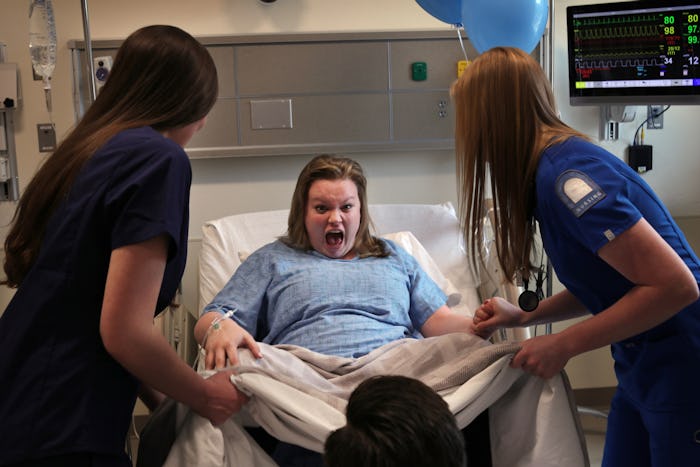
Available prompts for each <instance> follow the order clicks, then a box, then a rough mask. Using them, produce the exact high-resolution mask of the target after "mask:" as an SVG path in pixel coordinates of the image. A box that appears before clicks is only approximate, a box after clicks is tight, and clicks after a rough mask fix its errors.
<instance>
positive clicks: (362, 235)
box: [280, 154, 389, 257]
mask: <svg viewBox="0 0 700 467" xmlns="http://www.w3.org/2000/svg"><path fill="white" fill-rule="evenodd" d="M317 180H351V181H352V182H353V183H354V184H355V186H356V187H357V196H358V198H359V201H360V226H359V228H358V231H357V236H356V237H355V246H354V248H355V250H356V251H357V253H358V255H359V256H360V257H366V256H378V257H384V256H387V255H388V254H389V252H388V251H387V250H386V248H384V242H382V241H381V240H378V239H377V238H376V237H374V236H373V235H372V233H371V229H372V227H373V226H372V220H371V219H370V216H369V207H368V205H367V179H366V178H365V174H364V172H363V170H362V167H361V166H360V164H358V163H357V162H356V161H354V160H352V159H349V158H347V157H339V156H332V155H328V154H323V155H320V156H316V157H314V158H313V159H311V161H309V163H308V164H306V166H305V167H304V168H303V169H302V170H301V173H300V174H299V178H298V179H297V184H296V188H295V189H294V194H293V195H292V205H291V208H290V210H289V218H288V221H287V234H286V235H285V236H283V237H281V238H280V240H281V241H282V242H283V243H285V244H286V245H288V246H290V247H292V248H297V249H300V250H303V251H307V250H311V249H313V247H312V246H311V241H310V240H309V234H308V232H307V231H306V225H305V223H304V219H305V217H306V204H307V202H308V200H309V190H310V189H311V185H313V183H314V182H315V181H317Z"/></svg>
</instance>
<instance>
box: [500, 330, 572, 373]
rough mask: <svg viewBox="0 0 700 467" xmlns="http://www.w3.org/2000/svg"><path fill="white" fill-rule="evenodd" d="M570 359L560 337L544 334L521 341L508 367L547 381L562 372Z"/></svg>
mask: <svg viewBox="0 0 700 467" xmlns="http://www.w3.org/2000/svg"><path fill="white" fill-rule="evenodd" d="M570 358H571V355H569V354H568V352H567V351H566V345H564V343H563V342H562V341H561V337H560V335H558V334H545V335H543V336H538V337H533V338H531V339H528V340H526V341H523V342H522V343H521V347H520V350H519V351H518V352H517V353H516V354H515V355H514V356H513V358H512V359H511V362H510V366H511V367H512V368H522V370H523V371H526V372H528V373H532V374H533V375H535V376H539V377H540V378H544V379H549V378H551V377H552V376H554V375H556V374H557V373H559V372H560V371H561V370H563V369H564V366H566V363H567V362H568V361H569V359H570Z"/></svg>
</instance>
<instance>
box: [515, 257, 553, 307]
mask: <svg viewBox="0 0 700 467" xmlns="http://www.w3.org/2000/svg"><path fill="white" fill-rule="evenodd" d="M546 279H547V275H546V274H545V267H544V252H542V254H541V257H540V266H539V267H538V268H537V273H536V274H535V290H529V287H528V282H529V275H528V277H527V278H522V282H523V288H524V289H525V290H523V291H522V292H521V294H520V296H519V297H518V306H520V309H521V310H523V311H528V312H529V311H534V310H535V309H536V308H537V306H538V305H539V304H540V300H542V299H543V298H544V291H543V290H542V286H543V285H544V281H545V280H546Z"/></svg>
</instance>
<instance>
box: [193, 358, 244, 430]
mask: <svg viewBox="0 0 700 467" xmlns="http://www.w3.org/2000/svg"><path fill="white" fill-rule="evenodd" d="M232 374H233V372H231V371H220V372H218V373H215V374H213V375H212V376H210V377H209V378H207V379H206V380H205V381H204V383H205V390H204V395H203V396H204V397H203V398H202V403H201V404H197V406H192V409H193V410H194V411H195V412H196V413H197V414H199V415H201V416H202V417H205V418H208V419H209V421H210V422H211V423H212V425H214V426H218V425H221V424H222V423H224V422H225V421H226V420H227V419H228V418H229V417H231V416H232V415H234V414H236V413H238V411H239V410H241V408H242V407H243V405H244V404H245V403H246V402H248V397H247V396H246V395H245V394H243V393H242V392H240V391H239V390H238V388H236V386H235V385H234V384H233V383H232V382H231V375H232Z"/></svg>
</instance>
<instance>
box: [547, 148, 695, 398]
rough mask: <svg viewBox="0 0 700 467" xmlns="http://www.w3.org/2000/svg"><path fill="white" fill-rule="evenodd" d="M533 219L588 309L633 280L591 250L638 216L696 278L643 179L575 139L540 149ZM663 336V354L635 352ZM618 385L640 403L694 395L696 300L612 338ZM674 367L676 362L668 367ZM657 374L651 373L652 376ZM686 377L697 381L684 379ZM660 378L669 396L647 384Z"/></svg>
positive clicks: (691, 256) (608, 301)
mask: <svg viewBox="0 0 700 467" xmlns="http://www.w3.org/2000/svg"><path fill="white" fill-rule="evenodd" d="M536 198H537V199H536V208H535V218H536V219H537V221H538V222H539V225H540V233H541V235H542V241H543V245H544V247H545V250H546V252H547V255H548V257H549V259H550V261H551V262H552V266H553V267H554V270H555V271H556V273H557V277H558V278H559V280H560V281H561V283H562V284H564V285H565V286H566V288H567V289H568V290H569V291H570V292H571V293H573V294H574V295H575V296H576V297H577V298H578V299H579V300H580V301H581V302H582V303H583V304H584V305H585V306H586V307H587V308H588V310H589V311H590V312H591V313H594V314H595V313H599V312H601V311H603V310H605V309H606V308H608V307H610V306H611V305H612V304H613V303H615V302H616V301H617V300H619V299H620V298H621V297H622V296H623V295H624V294H625V293H626V292H627V291H628V290H630V289H631V288H632V287H633V286H634V284H632V283H631V282H630V281H628V280H627V279H626V278H625V277H623V276H622V275H621V274H620V273H618V272H617V271H616V270H615V269H613V268H612V267H610V266H609V265H608V264H607V263H605V262H604V261H603V260H602V259H601V258H600V257H599V256H598V250H600V248H601V247H602V246H603V245H605V244H606V243H607V242H609V241H611V240H613V239H614V238H615V237H616V236H618V235H620V234H621V233H623V232H624V231H626V230H627V229H629V228H630V227H632V226H633V225H634V224H635V223H636V222H637V221H639V220H640V219H641V218H642V217H644V219H646V221H647V222H649V224H650V225H651V226H652V227H653V228H654V229H655V230H656V231H657V232H658V233H659V234H660V235H661V236H662V237H663V238H664V239H665V240H666V242H668V244H669V245H670V246H671V247H672V248H673V249H674V250H675V251H676V253H678V255H679V256H680V257H681V258H682V259H683V261H684V262H685V263H686V264H687V265H688V267H689V268H690V270H691V271H692V273H693V274H694V276H695V278H696V280H698V281H699V282H700V261H699V260H698V257H697V256H696V254H695V253H694V252H693V250H692V248H691V247H690V246H689V244H688V242H687V241H686V239H685V236H684V235H683V232H682V231H681V230H680V229H679V227H678V226H677V225H676V223H675V221H674V220H673V218H672V217H671V215H670V213H669V212H668V210H667V209H666V208H665V207H664V205H663V204H662V202H661V201H660V200H659V198H658V197H657V196H656V195H655V194H654V192H653V191H652V190H651V188H650V187H649V186H648V185H647V184H646V182H645V181H644V180H643V179H642V178H641V177H640V176H639V175H638V174H637V173H636V172H635V171H634V170H632V169H631V168H630V167H629V166H627V164H625V163H624V162H623V161H621V160H620V159H619V158H617V157H615V156H614V155H613V154H611V153H609V152H608V151H606V150H604V149H602V148H600V147H599V146H596V145H594V144H592V143H590V142H587V141H584V140H582V139H579V138H570V139H568V140H567V141H565V142H563V143H560V144H556V145H554V146H552V147H550V148H549V149H547V150H546V151H545V152H544V153H543V154H542V158H541V160H540V163H539V166H538V171H537V178H536ZM661 340H664V341H665V342H664V347H667V348H668V349H665V350H664V351H663V352H664V354H663V357H661V355H662V352H661V351H660V350H656V349H659V348H660V347H661V345H656V344H655V345H654V349H655V350H654V352H656V353H657V354H658V356H656V357H655V356H652V355H648V354H649V353H650V352H639V351H638V350H637V349H639V348H640V345H646V343H648V342H660V341H661ZM612 352H613V358H615V361H616V372H617V376H618V380H619V383H620V386H621V387H626V390H627V391H629V392H631V393H632V394H631V395H632V397H633V398H634V399H635V400H637V401H639V402H641V403H643V404H644V403H646V402H652V400H653V402H655V403H656V402H658V403H660V404H667V403H670V404H672V403H674V400H685V401H689V400H691V399H693V398H694V397H695V394H694V393H695V392H696V391H697V389H698V384H700V378H699V377H696V376H692V375H693V374H696V375H700V301H696V302H695V303H693V304H691V305H689V306H688V307H686V308H685V309H683V310H681V311H680V312H679V313H677V314H676V315H674V316H673V317H672V318H670V319H668V320H667V321H665V322H664V323H661V324H660V325H658V326H656V327H655V328H652V329H650V330H648V331H646V332H644V333H642V334H640V335H638V336H633V337H631V338H629V339H627V340H625V341H624V342H620V343H616V344H613V346H612ZM674 367H675V368H674ZM652 375H656V376H652ZM689 378H695V380H696V382H695V383H692V384H688V383H689V382H690V380H689ZM656 382H659V383H658V384H663V385H667V386H668V388H674V389H673V390H674V391H679V392H676V393H674V394H673V395H671V394H669V393H668V392H667V389H668V388H663V389H662V392H664V394H658V393H655V392H654V391H655V389H653V388H650V387H649V386H650V385H654V384H657V383H656Z"/></svg>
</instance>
